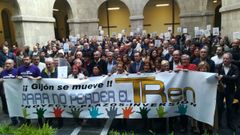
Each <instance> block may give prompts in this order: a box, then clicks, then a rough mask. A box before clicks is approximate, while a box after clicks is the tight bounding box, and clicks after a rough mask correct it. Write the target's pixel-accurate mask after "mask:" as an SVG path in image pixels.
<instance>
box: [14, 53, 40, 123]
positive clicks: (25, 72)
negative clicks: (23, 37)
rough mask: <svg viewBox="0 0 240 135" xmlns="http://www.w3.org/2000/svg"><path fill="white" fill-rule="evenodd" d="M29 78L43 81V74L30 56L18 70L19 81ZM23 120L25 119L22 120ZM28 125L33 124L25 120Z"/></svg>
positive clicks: (25, 58) (26, 57)
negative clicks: (32, 62)
mask: <svg viewBox="0 0 240 135" xmlns="http://www.w3.org/2000/svg"><path fill="white" fill-rule="evenodd" d="M23 78H28V79H31V80H38V79H41V73H40V70H39V68H38V67H37V66H35V65H33V64H32V65H31V59H30V56H29V55H24V57H23V65H22V66H20V67H19V68H18V69H17V79H20V80H21V79H23ZM22 119H23V118H22ZM25 122H26V124H28V125H29V124H31V121H30V119H27V120H25Z"/></svg>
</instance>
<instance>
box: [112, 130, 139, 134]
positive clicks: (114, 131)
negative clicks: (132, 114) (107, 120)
mask: <svg viewBox="0 0 240 135" xmlns="http://www.w3.org/2000/svg"><path fill="white" fill-rule="evenodd" d="M108 135H135V133H134V132H133V131H131V132H126V131H123V132H122V133H121V132H119V131H116V130H113V129H112V130H111V131H110V132H109V133H108Z"/></svg>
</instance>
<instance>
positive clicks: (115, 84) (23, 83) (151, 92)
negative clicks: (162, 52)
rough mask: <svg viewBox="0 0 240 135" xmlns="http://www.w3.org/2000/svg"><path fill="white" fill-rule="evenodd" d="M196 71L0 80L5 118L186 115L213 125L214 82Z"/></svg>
mask: <svg viewBox="0 0 240 135" xmlns="http://www.w3.org/2000/svg"><path fill="white" fill-rule="evenodd" d="M214 76H215V74H212V73H202V72H192V71H189V72H179V73H175V72H172V73H168V72H163V73H152V74H141V75H136V74H135V75H133V74H130V75H112V76H104V77H103V76H101V77H90V78H88V79H84V80H78V79H41V80H38V81H36V80H29V79H23V80H17V79H12V80H10V79H9V80H4V87H5V93H6V98H7V103H8V109H9V114H10V116H21V117H25V118H29V119H34V118H43V117H44V118H47V117H64V118H127V119H128V118H129V119H134V118H164V117H173V116H179V115H188V116H190V117H193V118H194V119H196V120H199V121H202V122H204V123H208V124H210V125H213V121H214V112H215V105H216V93H217V80H216V79H215V77H214Z"/></svg>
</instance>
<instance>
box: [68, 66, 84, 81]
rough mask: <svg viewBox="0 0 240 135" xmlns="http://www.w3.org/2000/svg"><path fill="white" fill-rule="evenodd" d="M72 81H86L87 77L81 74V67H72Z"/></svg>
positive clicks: (70, 76)
mask: <svg viewBox="0 0 240 135" xmlns="http://www.w3.org/2000/svg"><path fill="white" fill-rule="evenodd" d="M68 78H70V79H80V80H82V79H85V78H86V77H85V75H84V74H82V73H79V67H78V66H77V65H73V66H72V73H71V74H70V75H69V76H68Z"/></svg>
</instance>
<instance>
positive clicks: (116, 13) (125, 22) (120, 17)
mask: <svg viewBox="0 0 240 135" xmlns="http://www.w3.org/2000/svg"><path fill="white" fill-rule="evenodd" d="M114 7H115V8H119V9H116V10H110V9H109V8H114ZM107 14H108V15H107ZM129 17H130V10H129V8H128V6H127V5H126V4H125V3H124V2H123V1H121V0H108V1H104V2H103V3H102V4H101V5H100V6H99V8H98V18H99V26H103V30H104V32H105V35H107V34H110V35H112V34H114V33H116V34H117V33H121V32H122V30H125V32H127V33H129V32H130V19H129Z"/></svg>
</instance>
